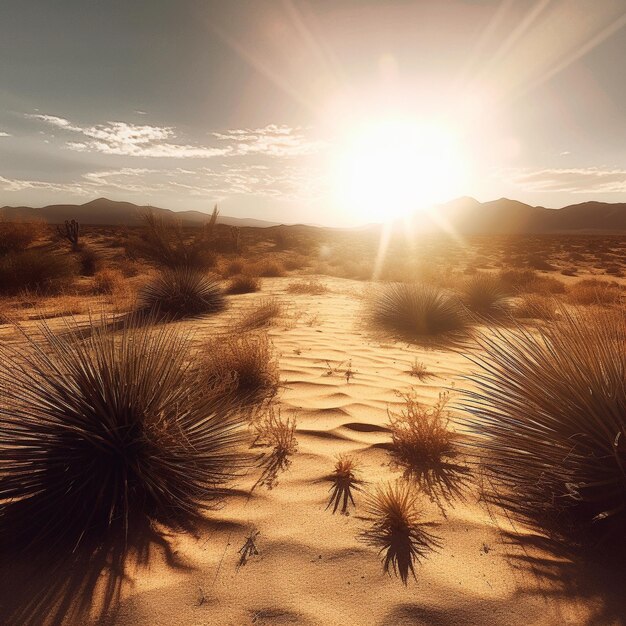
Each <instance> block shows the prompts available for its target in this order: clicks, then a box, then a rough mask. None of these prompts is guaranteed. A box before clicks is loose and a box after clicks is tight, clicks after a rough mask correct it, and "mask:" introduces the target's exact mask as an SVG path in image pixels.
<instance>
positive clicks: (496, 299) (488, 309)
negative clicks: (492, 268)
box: [462, 273, 509, 317]
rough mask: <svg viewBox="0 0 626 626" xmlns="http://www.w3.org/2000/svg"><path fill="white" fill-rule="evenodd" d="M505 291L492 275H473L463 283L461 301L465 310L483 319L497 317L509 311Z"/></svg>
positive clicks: (496, 277) (498, 280)
mask: <svg viewBox="0 0 626 626" xmlns="http://www.w3.org/2000/svg"><path fill="white" fill-rule="evenodd" d="M507 295H508V294H507V291H506V289H505V288H504V287H503V285H502V282H501V281H500V279H499V278H498V276H495V275H493V274H486V273H478V274H474V275H473V276H471V277H470V278H468V279H467V280H466V281H465V284H464V285H463V291H462V299H463V302H464V304H465V306H467V308H468V309H469V310H470V311H472V312H474V313H477V314H478V315H482V316H484V317H498V316H502V315H505V314H506V313H508V311H509V300H508V297H507Z"/></svg>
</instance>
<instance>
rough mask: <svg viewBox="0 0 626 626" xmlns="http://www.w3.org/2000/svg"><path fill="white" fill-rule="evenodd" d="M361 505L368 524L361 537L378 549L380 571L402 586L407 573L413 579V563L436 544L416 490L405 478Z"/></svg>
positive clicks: (437, 543) (381, 487) (378, 488)
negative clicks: (400, 582)
mask: <svg viewBox="0 0 626 626" xmlns="http://www.w3.org/2000/svg"><path fill="white" fill-rule="evenodd" d="M365 507H366V511H367V514H368V516H369V519H370V520H371V523H372V527H371V528H370V529H368V530H366V531H364V532H363V533H361V538H362V539H363V540H364V541H365V542H366V543H368V544H369V545H371V546H373V547H375V548H378V549H379V551H380V554H381V555H382V557H383V570H384V572H385V573H386V574H390V575H391V571H393V572H394V574H396V575H397V576H400V580H402V582H403V583H404V584H405V585H406V584H407V582H408V579H409V574H411V575H412V576H413V578H415V579H416V580H417V577H416V575H415V564H416V563H419V562H420V561H421V560H422V559H424V558H425V557H426V556H427V555H428V553H429V552H430V551H431V550H433V549H434V548H437V547H439V545H440V544H439V540H438V538H437V537H435V536H434V535H433V534H431V533H430V532H429V530H428V529H429V527H430V526H432V523H425V522H422V516H421V515H420V513H419V506H418V496H417V493H416V492H415V491H414V490H413V488H412V487H411V486H410V485H409V484H408V483H407V482H405V481H398V482H396V483H389V484H387V485H384V486H380V487H377V488H376V490H375V491H373V492H372V493H371V494H368V496H367V499H366V504H365Z"/></svg>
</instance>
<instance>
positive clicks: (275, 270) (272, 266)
mask: <svg viewBox="0 0 626 626" xmlns="http://www.w3.org/2000/svg"><path fill="white" fill-rule="evenodd" d="M253 269H254V273H255V274H256V275H257V276H265V277H268V278H270V277H278V276H284V275H285V268H284V267H283V265H282V263H280V262H279V261H275V260H273V259H265V260H263V261H259V262H258V263H256V264H255V266H254V268H253Z"/></svg>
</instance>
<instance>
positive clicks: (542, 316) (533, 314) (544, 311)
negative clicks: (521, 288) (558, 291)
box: [514, 293, 559, 320]
mask: <svg viewBox="0 0 626 626" xmlns="http://www.w3.org/2000/svg"><path fill="white" fill-rule="evenodd" d="M558 308H559V306H558V303H557V302H556V301H555V299H554V297H551V296H542V295H540V294H536V293H526V294H524V295H522V296H521V297H520V299H519V302H518V303H517V305H516V306H515V309H514V315H515V317H518V318H521V319H535V320H549V319H552V318H554V317H555V316H556V315H557V310H558Z"/></svg>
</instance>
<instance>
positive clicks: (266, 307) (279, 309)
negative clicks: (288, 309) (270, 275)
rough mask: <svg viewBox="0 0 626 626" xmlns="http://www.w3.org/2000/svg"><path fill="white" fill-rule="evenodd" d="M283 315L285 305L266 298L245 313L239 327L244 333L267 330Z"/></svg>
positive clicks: (272, 298)
mask: <svg viewBox="0 0 626 626" xmlns="http://www.w3.org/2000/svg"><path fill="white" fill-rule="evenodd" d="M282 314H283V305H282V303H281V302H280V301H279V300H277V299H276V298H274V297H271V298H264V299H262V300H261V301H260V302H259V303H258V304H257V305H255V306H254V307H252V308H251V309H249V310H247V311H245V312H244V313H243V315H242V316H241V318H240V319H239V321H238V323H237V326H238V328H239V329H241V330H244V331H249V330H257V329H259V328H266V327H267V326H270V325H271V324H272V322H274V320H275V319H276V318H277V317H280V316H281V315H282Z"/></svg>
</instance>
